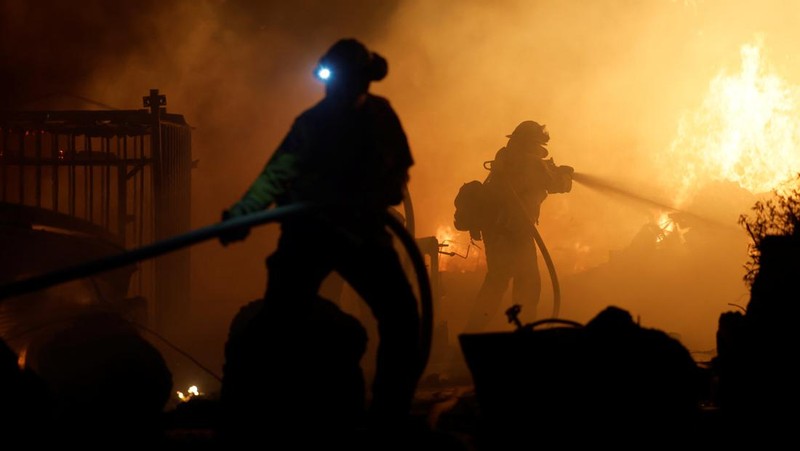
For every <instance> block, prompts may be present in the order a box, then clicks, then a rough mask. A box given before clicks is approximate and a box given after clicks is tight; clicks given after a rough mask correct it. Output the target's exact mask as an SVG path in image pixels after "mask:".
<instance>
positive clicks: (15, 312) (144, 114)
mask: <svg viewBox="0 0 800 451" xmlns="http://www.w3.org/2000/svg"><path fill="white" fill-rule="evenodd" d="M143 103H144V105H143V106H144V108H142V109H131V110H59V111H0V249H2V251H0V286H2V285H6V284H10V283H14V282H15V281H20V280H24V279H26V278H29V277H32V276H40V275H42V274H47V273H49V272H51V271H56V270H59V269H62V268H65V267H70V266H74V265H79V264H82V263H85V262H87V261H92V260H97V259H101V258H104V257H108V256H113V255H117V254H120V253H123V252H125V251H126V250H129V249H133V248H136V247H140V246H142V245H146V244H149V243H152V242H156V241H158V240H160V239H164V238H167V237H170V236H173V235H176V234H180V233H183V232H185V231H187V230H189V228H190V208H191V205H190V200H191V199H190V189H191V186H190V183H191V167H192V159H191V127H190V126H189V125H188V124H187V122H186V120H185V119H184V117H183V116H182V115H179V114H173V113H167V111H166V97H165V96H164V95H161V94H159V92H158V90H157V89H153V90H151V91H150V93H149V95H148V96H145V97H144V98H143ZM189 277H190V260H189V251H188V250H182V251H178V252H173V253H170V254H169V255H165V256H163V257H159V258H156V259H152V260H145V261H141V262H139V263H138V264H136V265H132V266H130V267H124V268H120V269H113V270H110V271H106V272H101V273H98V274H92V275H88V276H87V277H85V278H82V279H79V280H72V281H69V282H66V283H60V284H58V285H54V286H52V287H44V288H43V289H41V290H38V291H34V292H30V293H26V294H23V295H20V296H14V297H7V298H5V299H0V336H2V337H3V339H4V340H6V341H7V342H8V343H9V344H11V345H12V346H13V347H14V348H16V350H17V352H20V354H21V355H24V351H25V349H26V348H27V347H28V345H30V344H31V343H32V342H35V340H36V337H37V336H41V335H42V334H46V333H47V331H48V330H51V331H52V330H54V329H58V328H59V325H63V324H65V323H68V322H69V321H70V318H76V317H77V316H80V314H81V312H82V311H83V310H84V309H91V308H93V307H101V308H103V309H112V310H113V311H116V312H119V313H121V314H124V315H126V316H128V317H132V318H133V319H136V320H138V321H140V322H142V323H143V324H147V325H150V326H152V327H154V328H155V329H158V330H164V329H165V326H166V325H168V324H170V322H171V321H173V320H174V319H175V318H176V317H177V315H179V314H181V312H182V311H184V310H185V309H186V308H187V307H188V303H189Z"/></svg>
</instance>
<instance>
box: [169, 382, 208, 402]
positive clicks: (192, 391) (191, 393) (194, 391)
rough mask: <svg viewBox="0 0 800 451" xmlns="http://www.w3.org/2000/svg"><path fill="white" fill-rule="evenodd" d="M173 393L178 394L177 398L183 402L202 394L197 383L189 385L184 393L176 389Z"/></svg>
mask: <svg viewBox="0 0 800 451" xmlns="http://www.w3.org/2000/svg"><path fill="white" fill-rule="evenodd" d="M175 394H176V395H177V396H178V399H180V400H181V401H183V402H186V401H189V400H190V399H192V398H194V397H195V396H200V395H202V393H201V392H200V389H198V388H197V385H192V386H191V387H189V388H188V389H187V390H186V393H183V392H182V391H176V392H175Z"/></svg>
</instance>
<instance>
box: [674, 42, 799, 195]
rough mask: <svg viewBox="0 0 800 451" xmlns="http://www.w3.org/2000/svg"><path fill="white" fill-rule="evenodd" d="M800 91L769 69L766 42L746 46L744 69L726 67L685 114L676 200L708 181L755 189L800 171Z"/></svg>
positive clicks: (680, 132)
mask: <svg viewBox="0 0 800 451" xmlns="http://www.w3.org/2000/svg"><path fill="white" fill-rule="evenodd" d="M798 106H800V91H798V89H797V87H795V86H791V85H789V84H788V83H787V82H786V81H785V80H783V79H782V78H781V77H780V76H779V75H778V74H776V73H774V72H770V71H769V67H768V64H767V61H766V60H765V58H764V57H763V56H762V44H761V43H760V42H758V43H755V44H745V45H743V46H742V47H741V70H740V71H739V72H738V73H734V74H730V73H727V72H726V71H722V72H721V73H719V75H717V76H716V77H715V78H714V79H713V80H712V81H711V83H710V85H709V89H708V92H707V93H706V96H705V98H704V99H703V102H702V104H701V106H700V107H699V108H698V109H697V110H696V111H693V112H691V113H689V114H687V115H685V116H684V117H682V118H681V121H680V123H679V129H678V136H677V137H676V138H675V140H674V141H673V142H672V144H671V146H670V149H669V150H670V154H671V158H672V159H677V160H681V161H684V162H685V168H684V171H682V172H681V173H679V174H678V175H679V176H680V181H679V189H678V191H677V195H676V199H675V200H676V203H677V204H678V205H681V204H683V203H684V202H685V201H687V200H688V198H689V197H690V195H691V193H690V190H692V189H697V188H698V186H699V185H702V184H703V183H706V182H707V181H719V180H724V181H731V182H735V183H737V184H739V185H740V186H741V187H742V188H745V189H747V190H749V191H750V192H752V193H764V192H768V191H770V190H772V189H775V188H777V187H778V186H779V185H780V184H781V183H783V182H785V181H787V180H789V179H791V178H793V177H794V176H795V175H796V173H797V172H798V171H800V153H798V152H797V149H798V148H800V127H799V125H800V123H798V121H797V116H798Z"/></svg>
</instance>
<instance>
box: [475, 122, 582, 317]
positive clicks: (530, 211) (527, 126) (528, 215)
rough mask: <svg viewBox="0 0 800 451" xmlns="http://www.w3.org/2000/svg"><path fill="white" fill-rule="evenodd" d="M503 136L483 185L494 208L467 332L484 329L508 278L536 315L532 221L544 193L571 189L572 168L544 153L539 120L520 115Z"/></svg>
mask: <svg viewBox="0 0 800 451" xmlns="http://www.w3.org/2000/svg"><path fill="white" fill-rule="evenodd" d="M506 137H507V138H508V142H507V144H506V145H505V146H504V147H502V148H501V149H500V150H498V151H497V154H496V155H495V158H494V160H492V161H491V162H487V164H489V165H490V166H488V167H487V168H488V169H489V170H490V173H489V176H488V177H487V178H486V180H485V181H484V183H483V185H484V187H485V189H486V193H487V195H488V196H489V198H491V199H493V202H492V203H493V205H494V206H495V208H493V209H492V210H491V212H490V213H489V214H491V216H492V217H491V218H484V220H482V221H481V223H482V224H483V227H482V229H481V231H480V236H479V238H480V239H482V240H483V242H484V248H485V252H486V276H485V279H484V281H483V284H482V285H481V287H480V290H479V291H478V295H477V298H476V300H475V304H474V305H473V308H472V311H471V313H470V315H469V318H468V320H467V325H466V328H465V331H466V332H467V333H476V332H483V331H484V329H485V328H486V325H487V324H488V323H489V322H490V321H491V320H492V318H493V317H494V315H495V314H496V313H497V310H498V309H499V308H500V304H501V303H502V300H503V297H504V295H505V293H506V291H507V290H508V287H509V285H510V284H512V286H511V290H512V291H511V298H512V303H513V304H519V305H522V306H532V307H533V308H532V309H531V311H533V312H534V315H535V312H536V310H535V309H536V306H537V305H538V303H539V296H540V292H541V276H540V274H539V266H538V260H537V249H536V242H535V240H534V234H533V232H534V229H533V227H535V226H536V224H538V221H539V212H540V209H541V205H542V202H544V200H545V199H546V198H547V196H548V195H549V194H554V193H567V192H569V191H571V189H572V175H573V173H574V170H573V168H572V167H570V166H557V165H556V164H555V163H554V162H553V158H549V159H547V156H548V155H549V152H548V150H547V147H546V146H547V143H548V141H549V140H550V135H549V133H548V131H547V128H546V127H545V126H544V125H542V124H539V123H537V122H534V121H530V120H528V121H523V122H521V123H520V124H519V125H518V126H517V127H516V128H515V129H514V131H513V133H512V134H510V135H506ZM487 212H489V210H487ZM473 238H475V237H474V235H473Z"/></svg>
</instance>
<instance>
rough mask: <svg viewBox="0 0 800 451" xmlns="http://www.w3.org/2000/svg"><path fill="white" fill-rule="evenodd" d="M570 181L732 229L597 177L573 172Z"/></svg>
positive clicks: (729, 226) (727, 225)
mask: <svg viewBox="0 0 800 451" xmlns="http://www.w3.org/2000/svg"><path fill="white" fill-rule="evenodd" d="M572 180H573V181H575V182H577V183H580V184H581V185H583V186H585V187H587V188H591V189H594V190H596V191H600V192H604V193H607V194H615V195H618V196H622V197H624V198H626V199H630V200H634V201H636V202H639V203H643V204H645V205H649V206H651V207H656V208H659V209H662V210H670V211H675V212H680V213H681V214H684V215H686V216H687V217H691V218H692V219H695V220H697V221H700V222H703V223H705V224H708V225H712V226H715V227H721V228H731V227H732V226H731V225H729V224H725V223H722V222H719V221H716V220H714V219H711V218H708V217H705V216H701V215H697V214H695V213H690V212H688V211H685V210H681V209H679V208H675V207H674V206H672V205H669V204H668V203H666V202H660V201H657V200H655V199H651V198H649V197H644V196H642V195H641V194H637V193H636V192H634V191H632V190H628V189H625V188H621V187H619V186H617V185H614V184H612V183H611V182H609V181H606V180H603V179H602V178H600V177H597V176H593V175H590V174H584V173H579V172H575V173H574V174H573V175H572Z"/></svg>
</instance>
